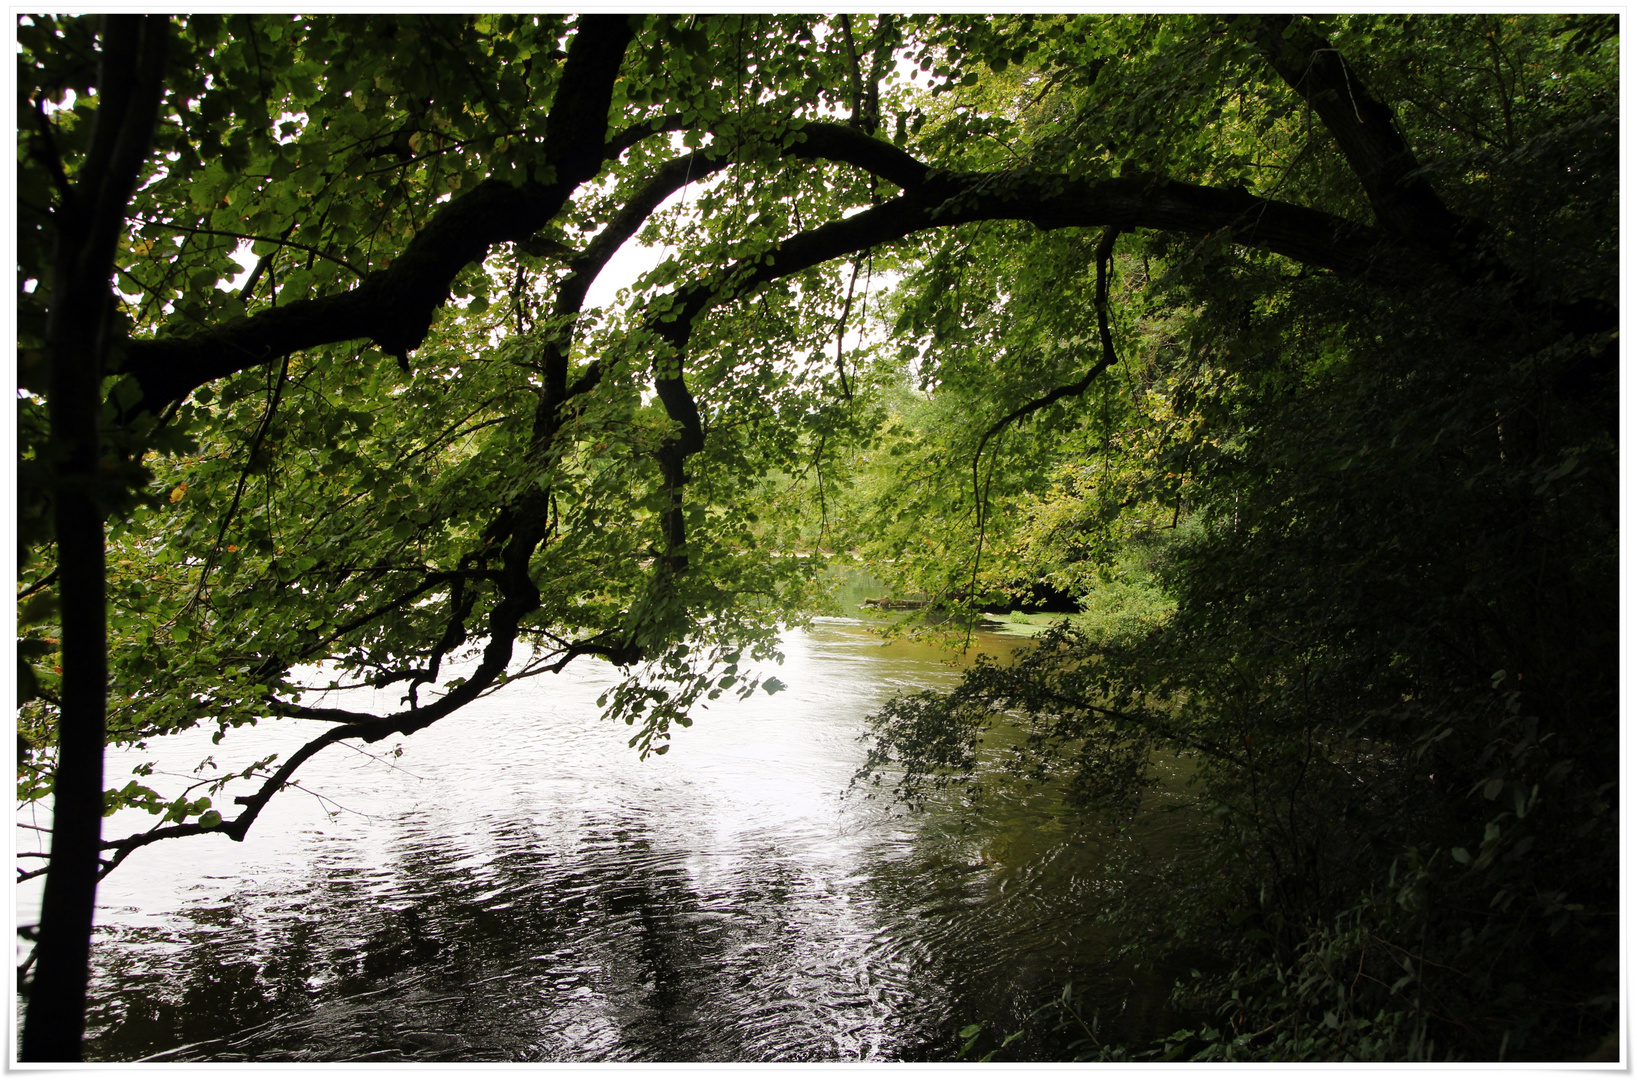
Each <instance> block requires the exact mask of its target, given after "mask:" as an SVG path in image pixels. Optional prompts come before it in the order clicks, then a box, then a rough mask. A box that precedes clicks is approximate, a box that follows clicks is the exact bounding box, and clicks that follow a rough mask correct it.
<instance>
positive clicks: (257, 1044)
mask: <svg viewBox="0 0 1637 1080" xmlns="http://www.w3.org/2000/svg"><path fill="white" fill-rule="evenodd" d="M492 839H494V840H496V841H497V842H499V843H500V844H501V847H500V849H499V850H498V851H497V852H495V853H493V855H492V856H490V857H486V858H485V859H484V861H483V862H482V863H481V866H480V867H479V868H477V869H473V868H472V859H471V858H470V854H471V853H470V852H469V851H467V850H464V849H463V848H462V845H461V844H460V841H459V840H458V839H453V838H430V837H419V838H416V839H415V840H414V841H413V842H412V843H409V844H404V845H399V846H398V847H397V848H396V849H395V850H394V851H393V852H392V856H391V862H390V864H389V865H388V866H387V867H382V868H374V869H369V870H360V869H359V868H357V866H356V865H355V864H353V863H351V862H349V855H356V854H357V853H356V852H349V851H346V850H343V851H339V852H334V851H333V850H332V852H331V853H326V854H327V857H322V858H320V859H317V860H315V862H314V864H313V866H312V868H311V870H310V871H309V879H308V880H305V881H301V882H299V883H297V882H295V881H290V880H283V881H269V882H267V883H266V884H265V885H263V886H262V887H259V888H257V887H247V888H245V889H243V890H240V891H239V892H238V893H236V894H235V895H234V896H233V897H231V898H230V901H229V903H228V904H226V905H222V904H220V903H219V902H218V903H215V904H213V905H211V906H209V907H204V906H201V907H197V908H193V909H186V910H184V911H182V912H179V913H178V914H177V916H176V917H175V918H174V919H173V921H172V923H171V924H170V925H169V926H166V927H163V928H142V929H135V930H126V931H121V932H119V933H118V934H117V935H115V936H114V937H112V938H110V939H106V940H104V941H103V942H101V943H100V945H99V952H98V955H97V962H98V965H99V972H100V974H99V980H100V981H101V982H102V983H103V984H104V987H105V988H108V989H107V992H104V993H101V994H99V1000H105V1001H109V1002H118V1003H119V1004H118V1005H116V1006H113V1007H112V1008H111V1009H110V1010H109V1011H108V1012H107V1013H106V1014H103V1015H99V1016H96V1017H94V1018H93V1024H94V1039H93V1041H92V1043H91V1045H90V1052H91V1054H92V1055H93V1056H94V1057H95V1058H96V1059H100V1060H131V1059H134V1058H138V1057H143V1056H146V1055H150V1054H154V1053H158V1052H161V1051H165V1050H170V1049H173V1048H176V1047H181V1046H186V1045H188V1044H193V1043H205V1045H201V1046H195V1047H192V1048H191V1049H189V1050H186V1051H184V1052H183V1053H181V1054H179V1055H178V1056H177V1057H175V1058H172V1060H182V1059H216V1060H222V1059H235V1058H239V1057H245V1058H248V1059H250V1060H292V1059H295V1060H303V1059H305V1060H315V1059H317V1060H323V1059H331V1060H335V1059H358V1058H369V1059H374V1060H391V1059H393V1058H395V1057H399V1056H401V1057H404V1058H405V1059H422V1060H430V1059H440V1058H451V1059H452V1058H466V1059H472V1058H479V1059H482V1058H488V1059H493V1060H505V1059H517V1058H524V1059H529V1058H533V1059H576V1060H584V1059H598V1058H623V1059H646V1060H687V1059H699V1060H758V1059H768V1058H775V1057H776V1058H782V1059H786V1060H790V1059H804V1058H805V1059H820V1058H835V1057H838V1056H840V1057H848V1056H858V1055H859V1054H861V1053H866V1052H869V1051H870V1050H872V1049H877V1048H878V1047H879V1044H880V1042H881V1040H880V1039H879V1038H878V1037H877V1038H871V1037H869V1036H868V1033H863V1034H861V1033H860V1030H859V1029H860V1028H861V1027H870V1026H873V1027H876V1028H880V1027H882V1026H883V1025H884V1024H888V1023H890V1020H889V1019H888V1017H887V1014H888V1013H890V1012H891V1011H892V1006H893V1005H900V1006H901V1005H903V1004H905V1003H904V1002H903V1001H898V1002H889V1001H887V1000H885V999H882V1000H874V999H871V998H870V997H868V996H865V995H860V994H856V993H855V994H853V995H852V997H853V998H855V999H856V1000H852V1001H844V1000H842V999H843V998H845V997H846V996H847V995H846V994H845V993H838V992H837V990H836V989H835V988H834V987H832V986H831V984H832V983H835V982H837V981H838V967H839V966H841V965H842V964H843V961H844V960H845V957H844V955H842V954H845V953H846V951H847V949H848V947H849V946H848V944H847V942H845V941H841V942H838V941H837V940H836V939H837V938H838V936H839V937H846V936H847V935H848V934H849V933H850V934H851V935H852V936H853V937H855V938H856V937H859V936H860V933H859V931H858V930H857V928H855V927H849V926H848V925H846V924H845V920H842V919H838V917H837V909H836V908H835V904H834V900H833V898H832V897H829V896H828V895H827V894H826V892H825V888H824V885H823V882H822V880H821V879H819V878H816V877H815V874H814V873H813V872H812V871H811V869H810V868H805V867H802V866H799V865H797V864H796V863H795V862H793V860H792V859H791V858H790V857H789V856H788V855H787V854H784V853H781V852H779V851H776V850H771V849H770V850H765V851H760V852H740V853H736V855H735V857H734V860H733V863H732V869H731V873H729V874H728V875H726V876H725V877H721V876H714V875H713V877H712V882H711V884H710V886H708V887H707V888H708V891H706V892H702V891H701V889H700V887H699V886H698V885H696V883H695V881H694V878H693V877H692V875H691V874H690V873H689V871H688V869H687V868H686V866H685V865H684V859H685V856H684V855H683V854H681V853H676V854H666V853H664V852H663V851H656V848H658V847H659V845H658V844H657V843H656V840H655V839H654V838H653V837H652V836H649V835H646V834H645V832H644V830H643V828H642V826H641V825H640V824H639V823H636V822H631V821H621V822H617V823H607V822H604V823H601V824H597V825H594V826H592V827H588V828H586V829H584V830H583V831H582V832H581V834H580V835H579V837H578V843H577V845H576V848H577V850H576V851H574V852H572V853H564V854H560V855H556V856H555V858H554V857H553V853H551V852H549V851H544V850H543V849H542V846H541V844H540V843H539V842H538V841H537V838H535V837H534V836H533V835H532V834H531V833H530V832H529V831H528V830H527V829H516V828H514V829H509V830H508V831H507V832H506V833H505V834H498V833H497V834H496V835H495V836H494V837H493V838H492ZM298 895H299V896H300V897H301V899H300V901H299V902H298V903H293V904H292V902H291V900H290V898H291V897H292V896H298ZM856 915H857V913H856V912H854V913H853V916H854V917H855V918H856ZM843 981H844V980H843ZM843 990H845V987H844V988H843ZM849 1009H850V1010H851V1013H849ZM861 1011H862V1014H863V1015H862V1016H861V1017H854V1016H852V1015H851V1014H857V1013H860V1012H861ZM838 1017H839V1019H838ZM860 1019H862V1020H863V1021H865V1023H863V1024H861V1023H860V1022H859V1020H860ZM844 1021H845V1022H844ZM258 1025H260V1027H259V1028H258V1027H257V1026H258Z"/></svg>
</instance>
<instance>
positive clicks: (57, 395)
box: [21, 15, 169, 1061]
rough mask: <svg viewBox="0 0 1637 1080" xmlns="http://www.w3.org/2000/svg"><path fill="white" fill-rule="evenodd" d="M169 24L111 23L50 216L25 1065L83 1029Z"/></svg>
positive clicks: (70, 1046)
mask: <svg viewBox="0 0 1637 1080" xmlns="http://www.w3.org/2000/svg"><path fill="white" fill-rule="evenodd" d="M168 32H169V20H168V19H167V18H166V17H164V16H132V15H108V16H104V17H103V18H102V23H101V30H100V38H101V40H100V55H99V57H98V73H97V90H98V92H99V100H100V104H99V106H98V109H97V116H96V120H95V121H94V126H93V128H92V135H91V148H90V151H89V153H88V154H87V156H86V158H85V162H84V164H83V166H82V168H81V171H80V174H79V176H78V177H77V178H76V180H75V182H74V184H73V186H72V188H71V189H70V188H67V187H64V188H63V189H62V190H60V191H59V193H58V195H59V202H58V204H57V207H56V209H55V210H54V212H53V222H54V224H55V226H56V248H55V251H54V253H53V258H52V268H51V293H50V314H49V316H48V321H47V325H46V347H47V352H48V354H49V356H50V358H51V378H50V384H49V393H50V401H49V406H50V419H51V453H52V461H51V463H50V464H51V468H52V477H53V483H52V515H53V524H54V526H55V529H56V539H57V576H58V589H59V594H58V595H59V598H60V601H61V617H62V623H61V629H62V643H61V650H62V675H63V681H62V699H61V700H62V704H61V707H60V708H59V710H58V721H57V724H58V732H57V772H56V777H55V782H54V786H53V793H52V833H51V862H50V866H49V869H48V871H47V873H46V879H45V895H44V898H43V901H42V904H41V909H40V933H39V944H38V952H37V954H36V966H35V976H34V983H33V986H32V987H31V989H30V992H29V1002H28V1015H27V1018H26V1020H25V1021H24V1025H23V1045H22V1055H21V1056H22V1059H23V1060H25V1061H79V1060H81V1056H82V1048H81V1041H82V1039H83V1036H84V1033H85V989H86V983H87V981H88V978H89V975H90V957H91V929H92V914H93V911H94V909H95V906H96V896H97V872H98V868H99V865H100V863H99V858H100V854H101V847H102V751H103V737H104V728H105V722H106V710H107V681H108V641H107V634H108V628H107V608H106V595H105V594H106V586H107V578H106V574H105V566H104V558H105V554H104V546H103V522H104V518H105V516H106V500H105V497H104V490H103V489H104V485H105V484H106V483H107V480H106V479H105V478H104V471H103V470H102V468H101V456H102V448H101V442H102V440H101V431H100V421H101V416H102V377H103V374H104V371H105V370H106V366H107V357H108V348H109V337H110V332H111V320H110V315H111V314H112V302H113V294H112V291H111V289H110V287H109V285H110V282H109V279H110V278H111V276H112V273H113V257H114V252H115V250H116V247H117V245H118V241H119V235H120V232H121V230H122V228H123V226H124V222H125V206H126V204H127V203H128V202H129V200H130V197H131V192H132V191H133V190H134V188H135V186H136V180H137V176H138V172H139V170H140V168H141V165H142V162H143V160H144V158H145V157H146V155H147V149H148V145H149V143H150V142H151V140H152V135H153V128H154V121H155V118H156V116H157V111H158V105H159V96H160V84H161V75H162V73H163V63H164V55H165V44H166V38H167V35H168Z"/></svg>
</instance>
